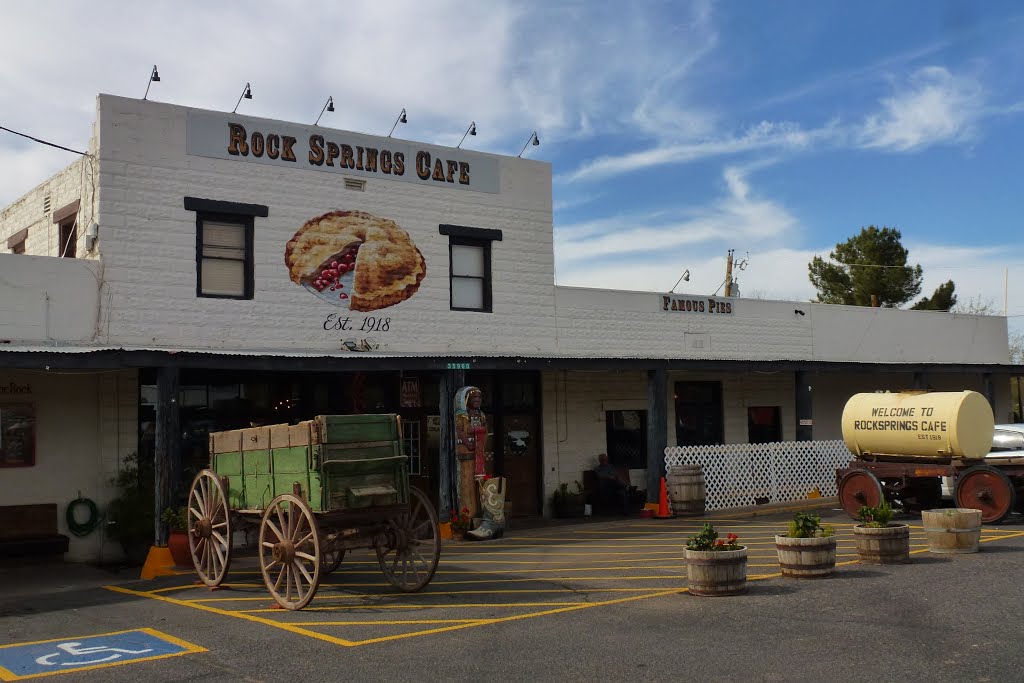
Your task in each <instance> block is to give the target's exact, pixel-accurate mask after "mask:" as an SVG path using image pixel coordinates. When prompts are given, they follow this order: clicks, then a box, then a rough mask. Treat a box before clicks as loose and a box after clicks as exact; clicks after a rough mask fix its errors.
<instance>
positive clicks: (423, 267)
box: [284, 211, 427, 312]
mask: <svg viewBox="0 0 1024 683" xmlns="http://www.w3.org/2000/svg"><path fill="white" fill-rule="evenodd" d="M284 262H285V264H286V265H287V266H288V271H289V274H290V276H291V279H292V282H294V283H295V284H297V285H301V286H302V287H304V288H306V289H307V290H308V291H310V292H312V293H313V294H314V295H316V296H317V297H318V298H320V299H322V300H324V301H326V302H328V303H331V304H334V305H335V306H341V307H344V308H348V309H350V310H353V311H364V312H366V311H376V310H378V309H381V308H387V307H388V306H394V305H395V304H397V303H401V302H403V301H405V300H406V299H408V298H409V297H411V296H412V295H413V294H415V293H416V292H417V290H419V288H420V282H422V281H423V278H424V276H425V275H426V274H427V264H426V262H425V261H424V260H423V254H421V253H420V250H419V249H418V248H417V247H416V244H415V243H414V242H413V241H412V238H411V237H409V233H407V232H406V231H405V230H403V229H402V228H400V227H399V226H398V224H397V223H395V222H394V221H392V220H389V219H387V218H378V217H377V216H373V215H371V214H368V213H365V212H363V211H331V212H329V213H325V214H324V215H322V216H317V217H316V218H312V219H310V220H308V221H306V224H305V225H303V226H302V227H301V228H299V231H298V232H296V233H295V236H294V237H292V238H291V239H290V240H289V241H288V246H287V247H286V248H285V252H284Z"/></svg>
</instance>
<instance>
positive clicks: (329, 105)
mask: <svg viewBox="0 0 1024 683" xmlns="http://www.w3.org/2000/svg"><path fill="white" fill-rule="evenodd" d="M325 111H334V97H328V98H327V104H325V105H324V108H323V109H321V110H320V116H323V115H324V112H325ZM320 116H318V117H316V121H314V122H313V125H314V126H315V125H317V124H318V123H320Z"/></svg>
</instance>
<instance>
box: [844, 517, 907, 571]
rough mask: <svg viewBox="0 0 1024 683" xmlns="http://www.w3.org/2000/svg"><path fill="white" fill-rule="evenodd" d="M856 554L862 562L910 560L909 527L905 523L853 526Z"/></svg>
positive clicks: (886, 562)
mask: <svg viewBox="0 0 1024 683" xmlns="http://www.w3.org/2000/svg"><path fill="white" fill-rule="evenodd" d="M853 539H854V542H855V543H856V546H857V554H858V555H860V561H861V562H862V563H863V564H904V563H906V562H910V527H909V526H907V525H906V524H897V525H894V526H883V527H870V526H864V525H862V524H858V525H857V526H855V527H853Z"/></svg>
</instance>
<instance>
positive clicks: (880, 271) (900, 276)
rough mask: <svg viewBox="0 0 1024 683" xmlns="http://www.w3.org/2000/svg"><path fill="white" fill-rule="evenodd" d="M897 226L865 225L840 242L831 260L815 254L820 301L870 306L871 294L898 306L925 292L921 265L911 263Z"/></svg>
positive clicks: (812, 268) (813, 269)
mask: <svg viewBox="0 0 1024 683" xmlns="http://www.w3.org/2000/svg"><path fill="white" fill-rule="evenodd" d="M901 237H902V235H900V231H899V230H897V229H896V228H886V227H883V228H881V229H879V228H876V227H875V226H873V225H871V226H868V227H866V228H861V231H860V234H859V235H854V236H853V237H851V238H850V239H848V240H846V242H842V243H840V244H837V245H836V248H835V250H833V251H832V252H831V253H830V254H829V255H828V256H829V259H831V260H832V261H837V262H838V264H839V265H837V264H836V263H827V262H826V261H824V260H823V259H822V258H821V257H820V256H815V257H814V259H813V260H812V261H811V262H810V263H809V264H808V266H807V269H808V271H809V272H810V279H811V284H812V285H814V287H815V289H817V290H818V301H820V302H822V303H826V304H848V305H851V306H870V305H871V295H872V294H874V295H876V296H877V297H878V305H879V306H887V307H896V306H899V305H900V304H904V303H906V302H907V301H910V300H911V299H913V298H914V297H915V296H917V295H918V294H919V293H920V292H921V278H922V273H921V266H920V265H914V266H910V265H907V250H906V248H904V246H903V244H902V243H901V241H900V239H901Z"/></svg>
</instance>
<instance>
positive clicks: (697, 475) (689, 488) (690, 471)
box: [665, 465, 707, 517]
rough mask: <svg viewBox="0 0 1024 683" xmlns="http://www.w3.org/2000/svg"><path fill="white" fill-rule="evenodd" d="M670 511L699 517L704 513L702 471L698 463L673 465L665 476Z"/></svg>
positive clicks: (704, 494) (684, 515)
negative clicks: (670, 505) (670, 502)
mask: <svg viewBox="0 0 1024 683" xmlns="http://www.w3.org/2000/svg"><path fill="white" fill-rule="evenodd" d="M665 484H666V488H667V489H668V498H669V500H670V501H672V512H674V513H675V514H676V515H677V516H679V517H701V516H703V514H704V499H705V498H706V497H707V490H706V489H705V487H704V471H703V470H702V469H701V467H700V465H675V466H673V467H669V468H668V476H667V477H665Z"/></svg>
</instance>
